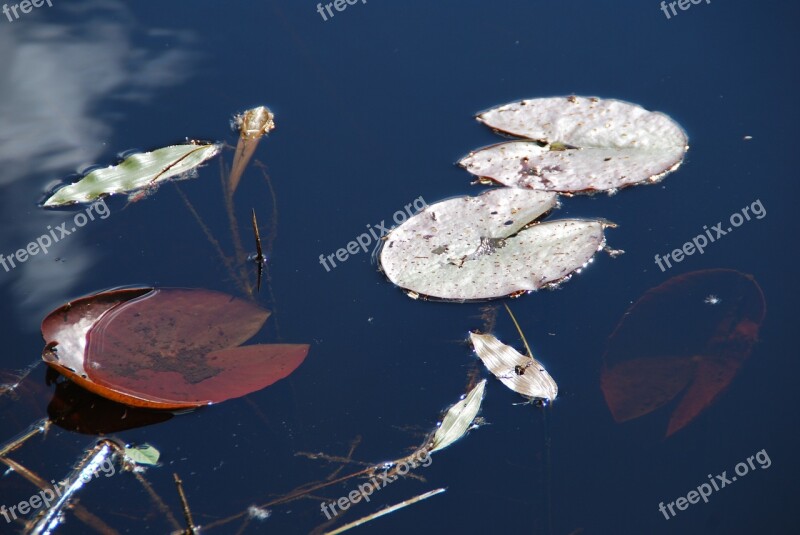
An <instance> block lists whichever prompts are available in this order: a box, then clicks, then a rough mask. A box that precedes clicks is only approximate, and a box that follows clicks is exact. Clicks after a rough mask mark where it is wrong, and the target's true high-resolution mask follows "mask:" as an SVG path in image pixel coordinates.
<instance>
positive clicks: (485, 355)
mask: <svg viewBox="0 0 800 535" xmlns="http://www.w3.org/2000/svg"><path fill="white" fill-rule="evenodd" d="M469 338H470V341H471V342H472V346H473V347H474V348H475V353H476V354H477V355H478V357H479V358H480V359H481V361H483V364H484V365H485V366H486V368H487V369H488V370H489V371H490V372H492V374H493V375H494V376H495V377H497V378H498V379H500V381H502V383H503V384H504V385H506V386H507V387H508V388H510V389H511V390H513V391H514V392H517V393H519V394H522V395H523V396H527V397H529V398H531V399H542V400H545V401H547V402H551V401H553V400H554V399H555V398H556V396H557V395H558V385H557V384H556V382H555V381H554V380H553V378H552V377H550V374H549V373H547V370H545V369H544V366H542V365H541V364H540V363H539V361H537V360H536V359H534V358H533V357H529V356H525V355H522V354H520V353H519V352H518V351H517V350H516V349H514V348H513V347H511V346H507V345H506V344H504V343H502V342H501V341H500V340H498V339H497V338H495V337H494V336H492V335H491V334H478V333H469Z"/></svg>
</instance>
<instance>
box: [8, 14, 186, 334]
mask: <svg viewBox="0 0 800 535" xmlns="http://www.w3.org/2000/svg"><path fill="white" fill-rule="evenodd" d="M192 41H193V39H192V34H190V33H187V32H179V31H171V30H165V29H145V28H142V27H140V26H139V25H138V24H137V22H136V20H135V19H134V17H133V14H132V13H131V12H130V11H129V9H128V8H127V7H126V6H125V5H124V4H123V3H122V2H118V1H88V2H79V3H77V4H75V3H73V4H69V5H68V4H66V3H60V4H54V6H53V7H52V8H48V9H46V10H42V9H40V10H36V11H34V12H33V13H31V14H29V15H26V17H25V18H24V19H20V20H18V21H14V23H9V24H3V32H2V33H0V65H2V66H3V68H2V69H0V124H2V128H0V206H2V210H0V225H2V229H3V230H2V232H0V253H3V254H6V255H8V254H9V253H11V254H13V252H14V251H16V250H17V249H20V248H23V247H25V245H26V244H27V243H29V242H30V241H32V240H35V238H36V237H37V236H39V235H41V234H42V233H44V232H46V228H47V225H53V226H55V225H57V224H59V223H61V222H62V221H65V220H67V219H69V217H70V216H71V214H70V213H68V212H63V211H60V212H53V211H46V210H42V209H41V208H39V207H38V206H37V205H36V203H37V202H39V201H41V200H42V197H43V194H44V190H45V189H46V186H47V184H51V185H52V183H53V180H54V179H57V178H60V177H64V176H68V175H69V174H70V173H73V172H76V171H77V170H78V169H80V168H82V167H85V166H86V165H89V164H93V163H95V162H96V161H97V159H98V157H99V156H100V155H101V154H103V153H104V152H106V148H105V146H104V145H105V142H106V140H108V139H109V138H110V137H111V135H112V130H113V129H114V128H117V127H118V126H119V125H120V124H121V123H122V121H121V120H120V119H119V118H118V117H109V116H108V115H105V116H103V115H101V114H100V110H101V109H107V104H108V102H109V101H113V100H116V101H119V100H127V101H134V102H147V101H149V100H150V99H152V98H153V97H154V96H155V95H156V93H157V92H158V91H159V90H160V89H162V88H164V87H168V86H173V85H177V84H180V83H181V82H183V81H184V80H185V79H186V78H187V76H188V69H189V67H190V66H191V64H192V61H191V60H192V59H193V56H192V53H191V52H190V47H189V45H190V44H191V42H192ZM165 42H166V43H168V44H169V47H165V46H164V43H165ZM88 239H91V230H82V231H81V232H79V233H78V234H76V235H74V236H70V237H69V238H68V239H65V240H64V241H63V242H60V243H58V244H56V245H55V246H54V247H53V248H52V250H51V251H50V253H49V254H48V255H46V256H43V255H38V256H36V257H32V258H31V259H29V260H28V261H27V262H26V263H25V264H23V265H22V266H20V267H18V268H16V269H14V270H12V271H10V272H5V271H4V270H2V269H0V286H5V285H7V284H10V285H11V286H10V288H11V291H12V296H13V299H12V300H11V301H12V302H6V303H5V304H4V305H3V306H4V307H15V308H16V310H15V311H14V314H13V316H14V317H16V318H19V320H20V323H21V326H22V327H23V328H25V329H26V330H28V329H31V330H33V329H35V328H38V323H39V321H40V319H41V317H42V316H43V315H44V314H45V313H46V312H47V311H49V309H51V308H52V307H53V306H56V305H58V304H60V303H61V301H63V299H65V298H67V296H68V295H69V293H70V291H73V290H72V289H73V288H74V287H75V285H76V282H77V280H78V279H79V277H80V276H81V275H82V274H83V273H85V272H86V271H87V270H88V269H89V268H90V267H91V266H92V265H93V264H94V262H95V260H96V255H93V254H92V253H91V252H89V251H88V250H87V247H86V240H88ZM66 251H69V258H70V261H69V262H58V261H55V259H56V258H58V257H59V256H61V255H63V253H65V252H66ZM7 315H8V314H6V316H7Z"/></svg>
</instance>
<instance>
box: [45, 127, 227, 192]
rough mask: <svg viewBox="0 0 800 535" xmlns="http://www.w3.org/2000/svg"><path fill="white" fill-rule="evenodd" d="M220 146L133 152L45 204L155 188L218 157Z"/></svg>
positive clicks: (192, 146) (186, 145)
mask: <svg viewBox="0 0 800 535" xmlns="http://www.w3.org/2000/svg"><path fill="white" fill-rule="evenodd" d="M219 149H220V146H219V145H215V144H207V143H195V142H192V143H186V144H183V145H172V146H169V147H164V148H161V149H158V150H154V151H152V152H143V153H136V154H131V155H130V156H128V157H127V158H125V159H124V160H123V161H122V162H120V163H119V164H117V165H111V166H108V167H104V168H102V169H95V170H94V171H92V172H90V173H89V174H87V175H86V176H84V177H83V178H81V179H80V180H78V181H77V182H75V183H74V184H69V185H68V186H64V187H63V188H61V189H59V190H57V191H56V192H55V193H54V194H53V195H51V196H50V198H48V199H47V200H46V201H45V203H44V206H63V205H66V204H73V203H82V202H91V201H93V200H95V199H97V198H99V197H100V196H102V195H113V194H114V193H128V192H132V191H136V190H140V189H143V188H151V187H155V186H158V185H159V184H160V183H161V182H163V181H165V180H167V179H169V178H172V177H176V176H180V175H186V174H187V173H189V172H191V171H192V170H194V169H195V168H196V167H197V166H199V165H200V164H202V163H203V162H205V161H206V160H208V159H209V158H211V157H213V156H215V155H216V154H217V153H218V152H219Z"/></svg>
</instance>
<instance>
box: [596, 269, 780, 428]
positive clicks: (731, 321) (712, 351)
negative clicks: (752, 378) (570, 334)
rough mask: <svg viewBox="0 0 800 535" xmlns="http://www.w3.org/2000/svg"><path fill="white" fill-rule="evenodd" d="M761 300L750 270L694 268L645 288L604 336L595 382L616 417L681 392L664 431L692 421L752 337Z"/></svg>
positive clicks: (635, 413) (732, 372)
mask: <svg viewBox="0 0 800 535" xmlns="http://www.w3.org/2000/svg"><path fill="white" fill-rule="evenodd" d="M765 312H766V305H765V302H764V296H763V294H762V293H761V288H760V287H759V286H758V284H757V283H756V281H755V280H754V279H753V278H752V277H751V276H749V275H745V274H743V273H739V272H738V271H734V270H728V269H711V270H704V271H694V272H692V273H687V274H685V275H680V276H677V277H673V278H671V279H669V280H668V281H667V282H665V283H663V284H661V285H660V286H657V287H655V288H653V289H651V290H649V291H648V292H647V293H645V294H644V295H643V296H642V297H641V298H640V299H639V301H637V302H636V303H635V304H634V305H633V306H632V307H631V308H630V309H629V310H628V311H627V312H626V314H625V315H624V316H623V318H622V320H621V321H620V323H619V325H618V326H617V328H616V330H615V331H614V333H613V334H612V335H611V338H610V339H609V345H608V351H607V352H606V354H605V357H604V367H603V372H602V376H601V386H602V389H603V394H604V395H605V398H606V402H607V403H608V407H609V409H611V413H612V415H613V416H614V419H615V420H616V421H617V422H625V421H628V420H632V419H634V418H638V417H640V416H643V415H645V414H648V413H649V412H652V411H654V410H656V409H658V408H659V407H662V406H663V405H665V404H667V403H668V402H670V401H671V400H673V399H675V398H676V397H677V396H678V394H680V393H681V392H684V394H683V396H682V397H681V400H680V402H679V403H678V405H677V407H676V408H675V410H674V411H673V413H672V416H671V417H670V421H669V426H668V428H667V436H669V435H671V434H673V433H675V432H676V431H678V430H679V429H681V428H683V427H684V426H685V425H687V424H688V423H689V422H691V421H692V420H693V419H694V418H695V417H696V416H697V415H698V414H700V413H701V412H702V411H703V410H705V408H706V407H708V406H709V405H710V404H711V403H712V402H713V401H714V400H715V399H716V398H717V397H718V396H719V394H721V393H722V391H723V390H724V389H725V388H726V387H727V386H728V384H730V382H731V381H732V380H733V378H734V376H735V375H736V373H737V371H738V370H739V367H740V366H741V365H742V363H743V362H744V360H745V359H746V358H747V357H748V356H749V355H750V352H751V350H752V348H753V345H754V344H755V343H756V341H757V340H758V329H759V327H760V325H761V322H762V321H763V319H764V315H765Z"/></svg>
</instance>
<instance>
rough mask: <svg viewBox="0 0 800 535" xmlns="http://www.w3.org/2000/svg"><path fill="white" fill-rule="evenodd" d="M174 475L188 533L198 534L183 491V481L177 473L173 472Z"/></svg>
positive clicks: (190, 534) (189, 534) (191, 534)
mask: <svg viewBox="0 0 800 535" xmlns="http://www.w3.org/2000/svg"><path fill="white" fill-rule="evenodd" d="M172 477H174V478H175V486H176V487H178V496H180V499H181V506H182V507H183V517H184V518H185V519H186V533H187V535H196V534H197V528H196V527H195V525H194V521H193V520H192V512H191V511H190V510H189V503H188V502H187V501H186V494H184V492H183V482H182V481H181V478H180V477H178V474H177V473H173V474H172Z"/></svg>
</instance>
